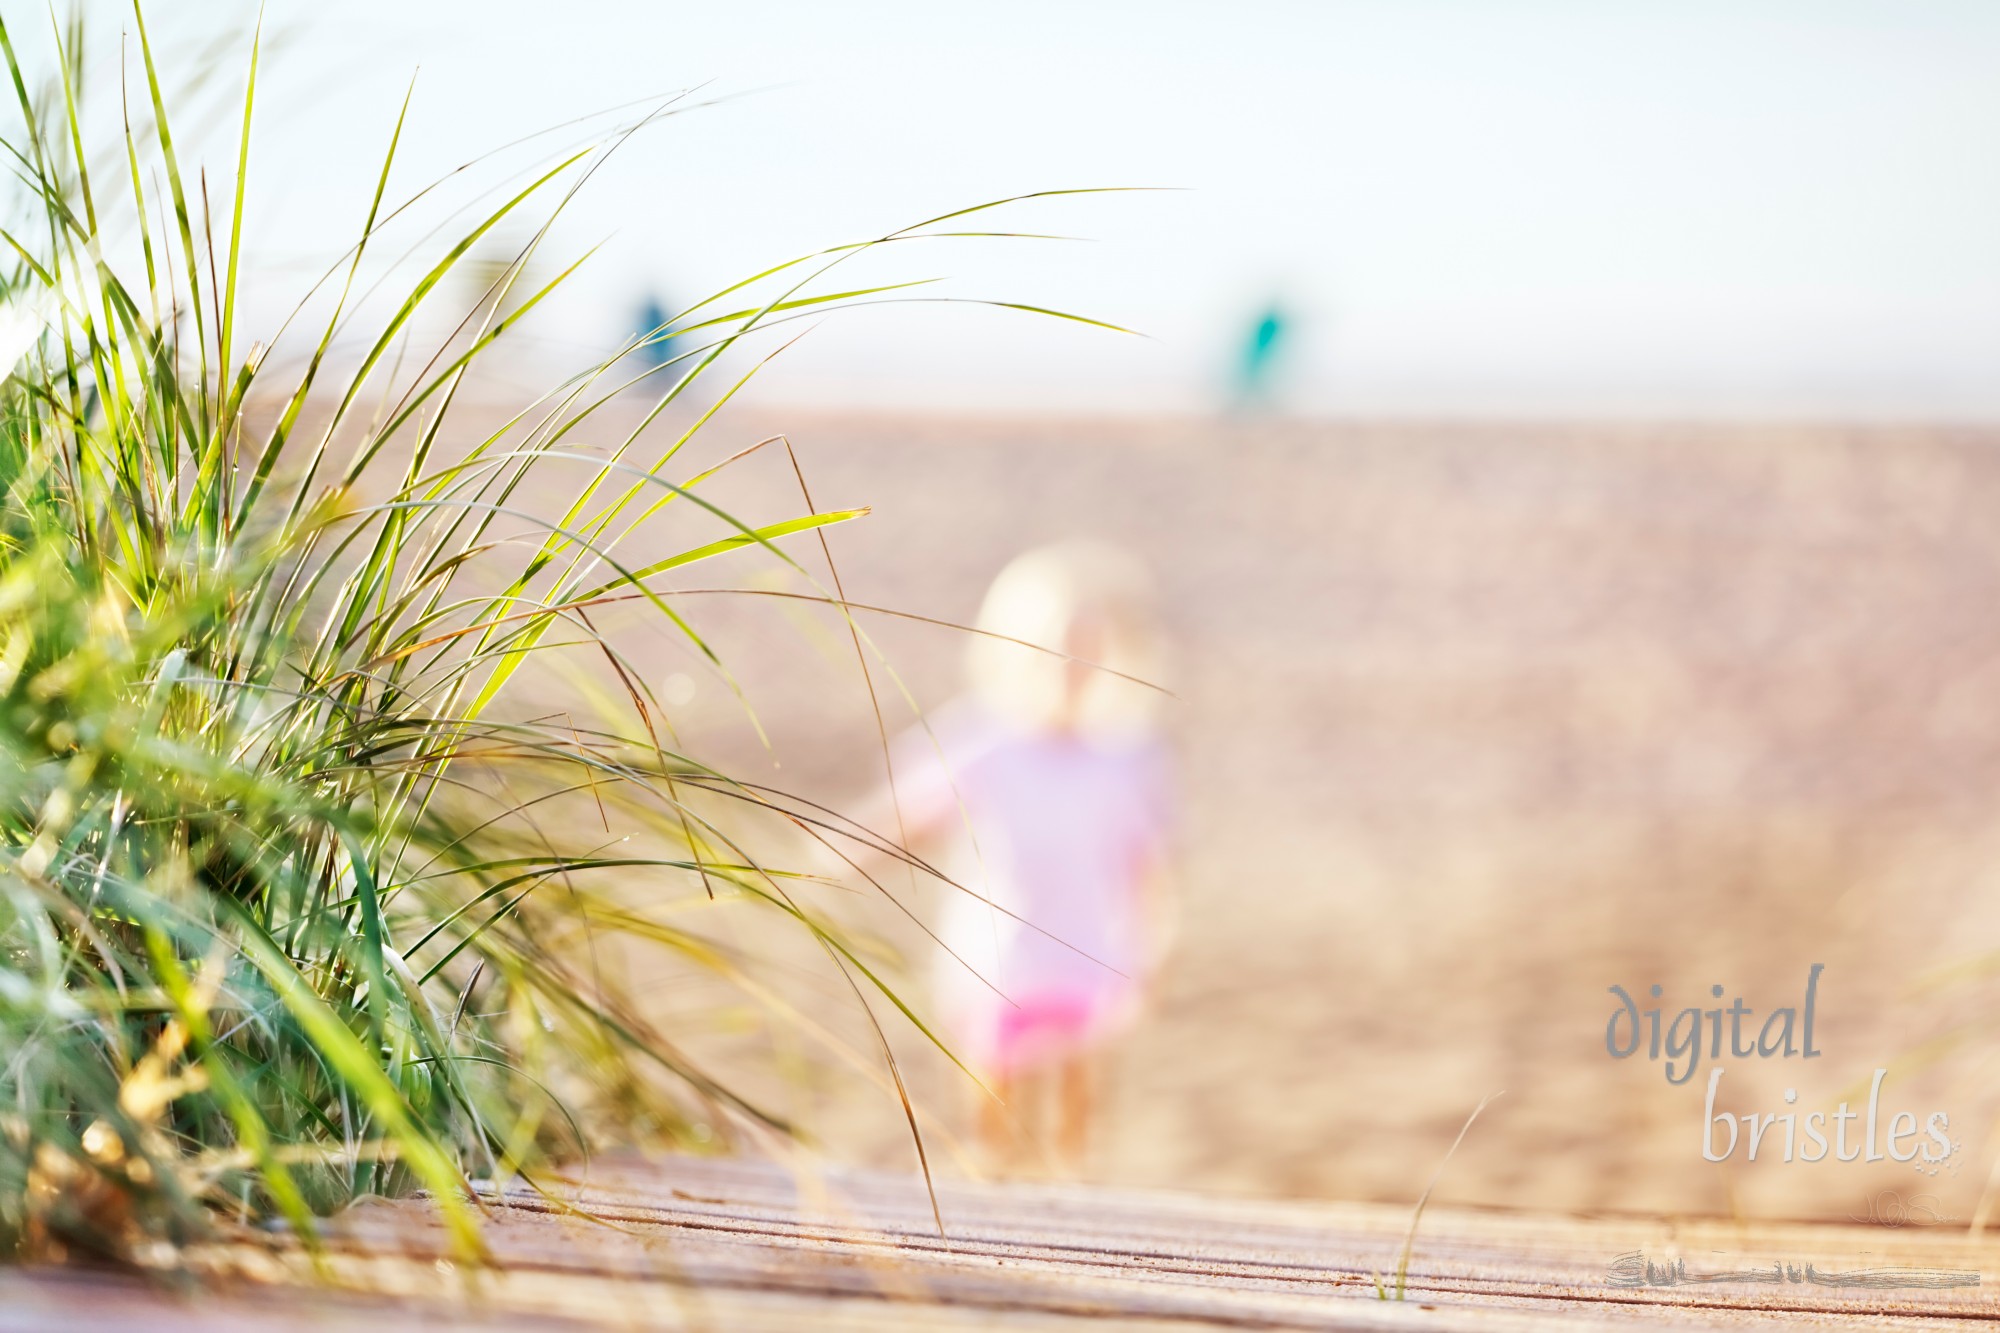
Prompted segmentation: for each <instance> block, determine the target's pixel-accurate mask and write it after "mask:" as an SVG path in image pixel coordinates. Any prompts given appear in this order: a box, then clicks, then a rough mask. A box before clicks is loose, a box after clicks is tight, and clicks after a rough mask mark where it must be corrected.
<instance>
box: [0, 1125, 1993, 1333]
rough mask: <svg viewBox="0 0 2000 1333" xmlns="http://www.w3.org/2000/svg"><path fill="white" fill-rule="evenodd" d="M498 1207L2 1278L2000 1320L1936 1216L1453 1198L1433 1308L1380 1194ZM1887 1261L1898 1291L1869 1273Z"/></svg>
mask: <svg viewBox="0 0 2000 1333" xmlns="http://www.w3.org/2000/svg"><path fill="white" fill-rule="evenodd" d="M489 1202H490V1204H491V1210H492V1219H491V1222H490V1224H489V1227H488V1231H487V1235H488V1239H489V1241H490V1243H491V1246H492V1249H493V1254H494V1258H495V1260H496V1266H495V1268H494V1269H492V1270H490V1271H484V1272H468V1271H467V1270H465V1269H464V1268H462V1267H461V1266H459V1265H456V1264H454V1263H452V1262H451V1261H450V1259H449V1258H448V1254H449V1249H448V1246H447V1243H446V1240H445V1236H444V1233H443V1230H442V1228H440V1227H439V1226H438V1225H437V1224H436V1222H435V1220H434V1219H433V1217H432V1216H431V1214H430V1212H429V1210H428V1208H427V1207H426V1206H425V1205H424V1204H423V1203H422V1202H421V1201H410V1202H404V1203H396V1204H389V1203H371V1204H366V1205H363V1206H361V1207H358V1208H355V1209H351V1210H349V1212H348V1213H346V1214H345V1215H343V1216H342V1217H341V1218H340V1219H339V1220H338V1222H337V1223H336V1224H335V1226H334V1227H333V1229H332V1235H331V1241H330V1249H329V1253H328V1256H327V1259H326V1264H327V1270H328V1274H329V1276H330V1277H331V1279H332V1283H331V1285H330V1286H321V1287H314V1286H313V1285H312V1284H311V1282H310V1266H309V1265H308V1263H307V1262H306V1260H305V1259H304V1257H303V1256H302V1255H301V1254H300V1253H299V1252H298V1251H297V1249H296V1248H295V1247H292V1246H289V1245H287V1244H284V1243H282V1242H274V1243H273V1244H271V1245H269V1246H262V1247H259V1246H253V1245H249V1244H238V1245H232V1246H223V1247H215V1248H213V1249H209V1250H205V1251H203V1252H201V1253H200V1254H199V1255H198V1256H196V1258H197V1260H198V1262H199V1263H200V1264H201V1265H202V1266H204V1267H205V1268H206V1269H207V1270H208V1271H209V1272H210V1273H211V1274H212V1275H214V1278H215V1281H216V1283H217V1285H216V1286H215V1287H214V1288H213V1289H212V1290H210V1291H209V1292H207V1293H205V1294H204V1295H203V1296H202V1297H201V1298H200V1299H199V1300H198V1301H195V1302H193V1303H190V1301H189V1299H188V1298H187V1297H186V1296H184V1295H183V1296H176V1295H175V1294H173V1293H171V1292H164V1291H158V1290H153V1289H148V1288H146V1287H144V1286H143V1285H135V1284H134V1283H132V1282H130V1281H127V1280H122V1279H116V1280H115V1279H111V1278H106V1277H101V1276H99V1277H92V1276H89V1275H82V1274H77V1273H74V1272H70V1273H61V1274H47V1273H42V1274H20V1273H16V1274H11V1275H8V1276H6V1277H5V1278H4V1279H0V1330H12V1329H44V1328H46V1329H62V1330H64V1333H76V1330H78V1329H83V1328H93V1327H106V1328H109V1327H129V1326H131V1325H132V1324H134V1323H143V1324H145V1325H146V1326H148V1327H149V1328H156V1329H167V1330H171V1329H179V1328H183V1327H185V1328H190V1329H192V1328H233V1327H245V1328H250V1327H259V1328H269V1327H278V1326H284V1327H351V1326H355V1325H356V1324H359V1323H367V1324H369V1325H371V1326H378V1327H382V1328H392V1327H403V1326H410V1327H495V1328H506V1327H526V1326H535V1327H555V1326H561V1325H562V1324H574V1325H577V1326H583V1327H646V1328H653V1327H661V1328H708V1327H714V1328H737V1327H759V1328H780V1329H784V1328H799V1329H808V1328H810V1329H844V1328H854V1329H897V1328H910V1329H917V1328H926V1329H928V1328H1008V1329H1016V1328H1018V1329H1062V1328H1073V1327H1077V1326H1080V1325H1081V1324H1083V1323H1085V1322H1088V1323H1089V1324H1091V1325H1093V1326H1097V1327H1103V1326H1107V1325H1113V1326H1117V1327H1130V1328H1150V1327H1157V1328H1169V1327H1171V1328H1181V1329H1185V1328H1188V1327H1190V1326H1193V1327H1217V1328H1248V1327H1256V1328H1296V1329H1356V1328H1396V1329H1410V1328H1417V1329H1442V1328H1468V1329H1495V1330H1499V1329H1527V1328H1539V1327H1548V1326H1551V1325H1555V1326H1559V1327H1563V1328H1576V1329H1595V1328H1603V1329H1613V1328H1616V1329H1626V1328H1632V1327H1637V1326H1664V1327H1674V1328H1740V1327H1747V1326H1773V1327H1777V1326H1789V1325H1793V1324H1799V1323H1810V1324H1812V1325H1815V1326H1838V1325H1852V1326H1855V1327H1869V1328H1912V1329H1914V1328H1962V1327H1964V1326H1965V1323H1966V1321H1968V1320H1985V1319H1989V1318H1993V1317H1995V1316H1996V1315H2000V1302H1996V1300H1995V1295H1994V1289H1993V1287H1992V1281H1993V1278H1994V1277H1995V1276H1996V1274H2000V1250H1996V1247H1995V1246H1994V1245H1993V1244H1991V1243H1987V1242H1980V1241H1975V1240H1973V1239H1972V1238H1970V1237H1968V1236H1967V1235H1965V1233H1964V1232H1962V1231H1957V1230H1953V1231H1944V1230H1942V1229H1935V1228H1933V1229H1915V1228H1909V1229H1902V1230H1892V1229H1886V1228H1870V1227H1852V1226H1842V1227H1830V1226H1819V1225H1809V1224H1769V1223H1764V1224H1738V1223H1732V1222H1727V1221H1680V1222H1674V1221H1660V1220H1648V1219H1624V1218H1594V1219H1586V1218H1576V1217H1565V1216H1557V1215H1550V1214H1530V1213H1506V1212H1477V1211H1470V1210H1447V1209H1436V1210H1432V1211H1431V1212H1429V1213H1427V1214H1426V1215H1425V1217H1424V1219H1423V1225H1422V1229H1421V1231H1420V1233H1419V1235H1418V1238H1417V1244H1416V1248H1415V1252H1414V1257H1413V1259H1412V1261H1411V1264H1410V1270H1409V1280H1408V1287H1407V1291H1406V1298H1405V1299H1404V1300H1402V1301H1383V1300H1381V1299H1379V1298H1378V1296H1377V1288H1376V1278H1377V1276H1378V1275H1380V1276H1381V1277H1382V1278H1383V1279H1384V1280H1385V1281H1387V1282H1389V1283H1391V1284H1393V1282H1394V1271H1395V1267H1396V1263H1397V1257H1398V1253H1399V1251H1400V1249H1401V1246H1402V1241H1403V1234H1404V1231H1405V1229H1406V1227H1407V1225H1408V1221H1409V1217H1408V1213H1407V1211H1406V1210H1403V1209H1398V1208H1390V1207H1384V1206H1380V1205H1366V1204H1304V1203H1291V1202H1266V1201H1256V1200H1243V1199H1219V1198H1212V1197H1203V1196H1198V1195H1191V1194H1174V1193H1163V1192H1136V1191H1111V1190H1101V1189H1094V1188H1088V1187H1081V1186H1065V1185H980V1184H968V1183H958V1182H943V1183H941V1185H940V1189H939V1202H940V1205H941V1208H942V1210H943V1213H944V1219H945V1224H946V1234H945V1235H944V1236H942V1237H941V1236H939V1235H938V1233H937V1228H936V1225H935V1223H934V1222H933V1220H932V1217H931V1211H930V1204H929V1201H928V1199H927V1197H926V1196H925V1193H924V1190H923V1187H922V1185H921V1183H920V1182H919V1181H916V1180H913V1179H907V1178H903V1177H898V1176H890V1175H884V1174H880V1173H869V1172H856V1171H841V1170H812V1169H807V1170H793V1169H788V1168H786V1167H783V1166H780V1165H777V1164H774V1163H770V1162H758V1161H747V1160H711V1159H683V1158H677V1159H670V1160H665V1161H658V1162H637V1161H615V1162H601V1163H598V1164H597V1165H595V1166H594V1167H593V1168H592V1170H591V1171H590V1173H589V1177H588V1180H587V1181H577V1182H571V1183H569V1184H568V1185H566V1186H564V1187H563V1188H562V1189H560V1190H559V1191H556V1192H555V1194H554V1196H553V1197H544V1196H541V1195H538V1194H536V1193H535V1192H534V1191H532V1190H529V1189H527V1188H525V1187H521V1186H518V1185H517V1186H514V1187H511V1188H509V1189H507V1190H506V1191H504V1192H499V1193H494V1194H491V1195H490V1196H489ZM1634 1255H1637V1256H1642V1259H1641V1264H1643V1260H1651V1261H1652V1263H1653V1265H1654V1267H1653V1269H1652V1278H1653V1281H1652V1282H1650V1283H1648V1282H1644V1281H1642V1282H1641V1283H1640V1285H1636V1286H1635V1285H1621V1281H1623V1280H1626V1279H1629V1278H1630V1277H1632V1276H1634V1275H1635V1274H1637V1275H1639V1276H1641V1277H1642V1278H1643V1276H1644V1272H1645V1270H1644V1269H1643V1266H1641V1267H1639V1268H1636V1269H1635V1268H1634V1266H1633V1260H1632V1258H1631V1256H1634ZM1621 1257H1624V1258H1625V1263H1624V1265H1623V1266H1622V1267H1621V1266H1618V1261H1619V1260H1620V1259H1621ZM1676 1265H1678V1267H1677V1266H1676ZM1774 1265H1775V1266H1776V1267H1774ZM1884 1270H1889V1271H1884ZM1867 1272H1873V1273H1875V1274H1876V1277H1875V1280H1877V1281H1883V1282H1891V1283H1895V1284H1896V1285H1892V1286H1887V1287H1875V1286H1856V1285H1841V1284H1844V1283H1852V1282H1854V1281H1855V1280H1856V1275H1857V1274H1865V1273H1867ZM1732 1273H1733V1274H1735V1275H1736V1276H1735V1279H1734V1280H1727V1281H1702V1280H1700V1279H1701V1278H1702V1277H1703V1276H1704V1275H1715V1274H1724V1275H1727V1274H1732ZM1919 1281H1929V1282H1957V1283H1963V1284H1964V1285H1947V1286H1938V1287H1923V1286H1913V1285H1908V1284H1910V1283H1914V1282H1919Z"/></svg>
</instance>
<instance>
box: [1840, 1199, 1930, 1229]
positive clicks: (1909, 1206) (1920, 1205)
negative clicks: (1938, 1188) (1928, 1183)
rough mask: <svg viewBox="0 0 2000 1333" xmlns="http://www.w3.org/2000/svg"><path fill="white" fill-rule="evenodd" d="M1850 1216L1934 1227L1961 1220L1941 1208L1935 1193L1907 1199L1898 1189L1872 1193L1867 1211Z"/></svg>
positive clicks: (1880, 1222) (1872, 1223)
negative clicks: (1859, 1214)
mask: <svg viewBox="0 0 2000 1333" xmlns="http://www.w3.org/2000/svg"><path fill="white" fill-rule="evenodd" d="M1847 1216H1848V1218H1849V1220H1850V1221H1855V1222H1862V1223H1866V1224H1868V1225H1870V1226H1878V1227H1934V1226H1936V1225H1938V1224H1939V1223H1940V1222H1953V1221H1956V1220H1957V1219H1956V1218H1951V1217H1946V1216H1945V1215H1944V1214H1943V1213H1941V1212H1939V1211H1938V1198H1937V1195H1935V1194H1915V1195H1912V1196H1910V1197H1909V1198H1907V1199H1905V1198H1904V1197H1903V1196H1902V1195H1901V1194H1899V1193H1897V1192H1896V1191H1895V1190H1882V1191H1880V1192H1879V1193H1875V1194H1871V1195H1869V1196H1868V1210H1867V1212H1866V1213H1865V1214H1864V1215H1862V1216H1856V1215H1855V1214H1853V1213H1849V1214H1848V1215H1847Z"/></svg>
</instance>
